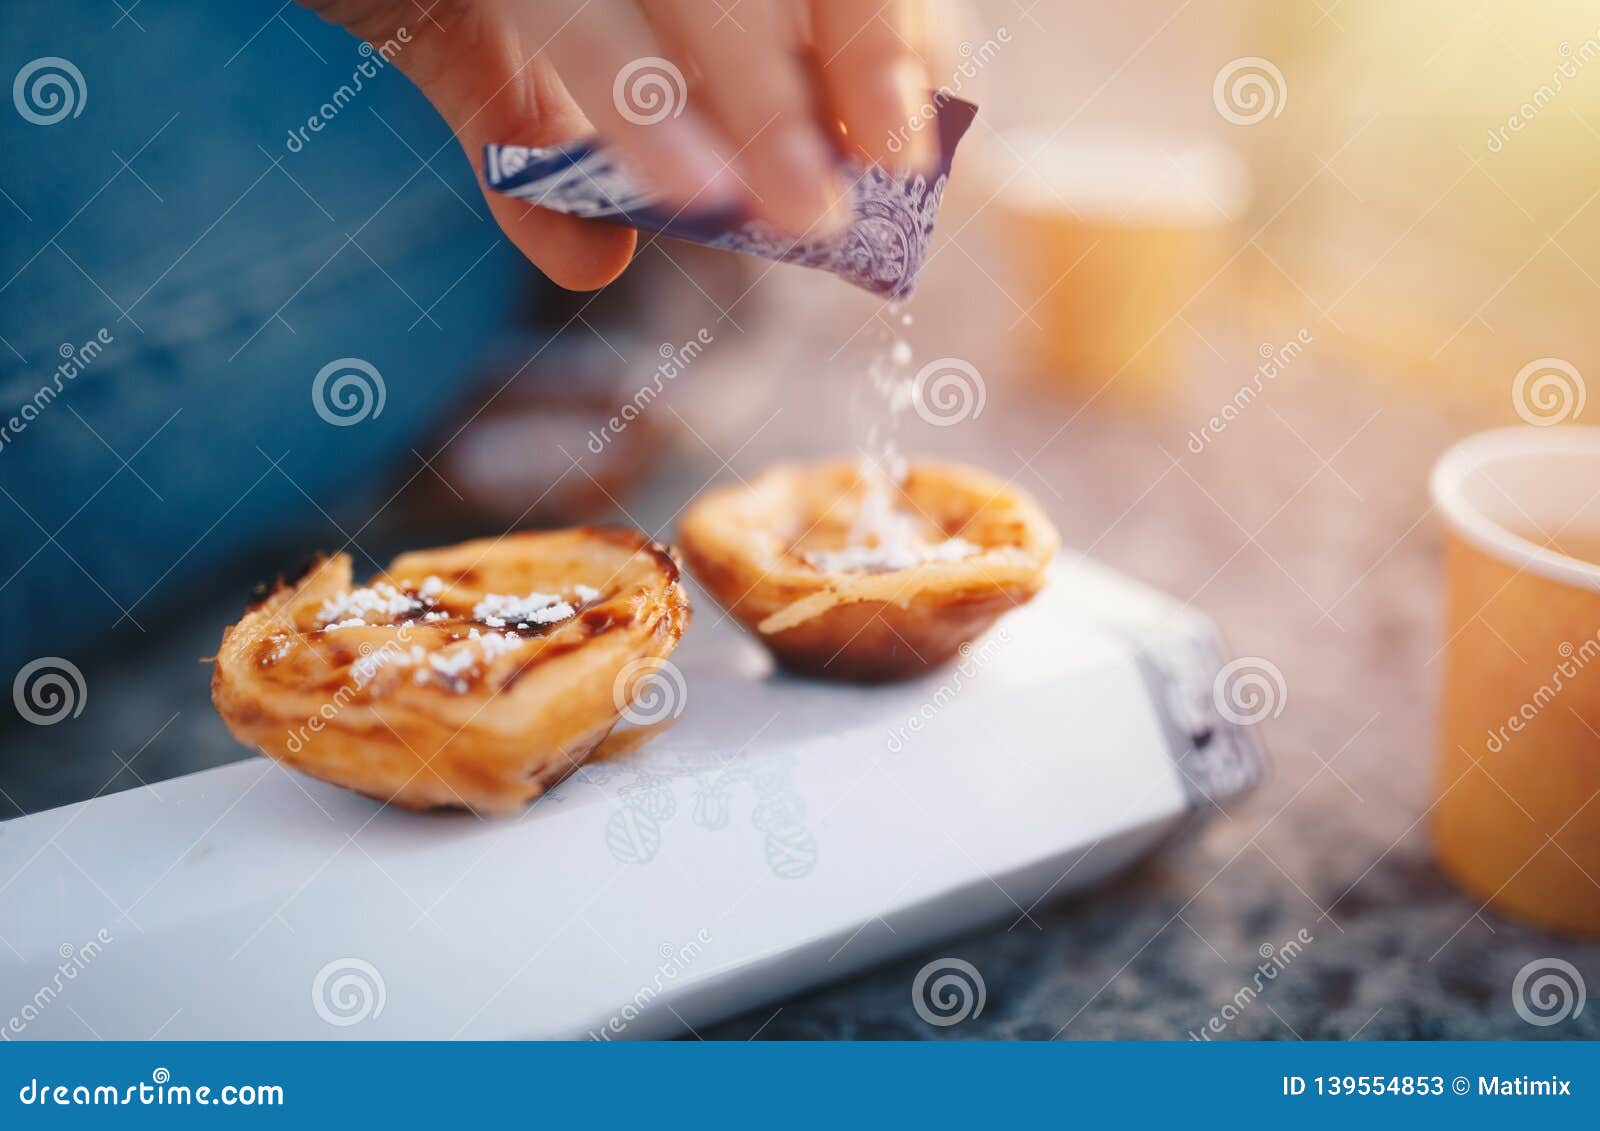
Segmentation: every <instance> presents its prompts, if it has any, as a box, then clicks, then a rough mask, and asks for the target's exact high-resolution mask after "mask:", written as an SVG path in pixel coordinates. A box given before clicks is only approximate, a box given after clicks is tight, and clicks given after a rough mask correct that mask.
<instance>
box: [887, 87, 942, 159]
mask: <svg viewBox="0 0 1600 1131" xmlns="http://www.w3.org/2000/svg"><path fill="white" fill-rule="evenodd" d="M893 82H894V84H895V88H896V89H897V90H898V92H899V95H900V101H901V105H902V106H903V107H904V111H905V122H906V125H907V131H906V139H905V144H904V145H903V146H901V147H900V151H899V152H898V153H896V154H894V162H895V166H896V167H897V168H899V169H901V170H905V171H914V172H918V173H926V172H929V171H931V170H932V169H933V166H934V164H935V161H936V154H937V153H938V136H939V121H938V115H937V113H936V111H937V109H938V102H937V99H935V98H934V96H933V94H932V92H930V91H929V90H928V76H927V72H926V71H925V70H924V69H923V66H922V64H921V63H920V62H919V61H918V60H916V59H906V60H903V61H902V62H900V63H899V64H897V65H896V66H895V68H894V78H893ZM928 111H935V112H934V113H928Z"/></svg>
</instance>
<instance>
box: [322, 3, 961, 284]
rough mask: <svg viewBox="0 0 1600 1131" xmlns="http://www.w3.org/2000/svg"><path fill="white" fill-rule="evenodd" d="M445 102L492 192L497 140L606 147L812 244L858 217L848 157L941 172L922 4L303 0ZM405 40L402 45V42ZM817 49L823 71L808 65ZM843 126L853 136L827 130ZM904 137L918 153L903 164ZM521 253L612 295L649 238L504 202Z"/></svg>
mask: <svg viewBox="0 0 1600 1131" xmlns="http://www.w3.org/2000/svg"><path fill="white" fill-rule="evenodd" d="M301 2H302V3H304V4H305V5H306V6H307V7H310V8H312V9H313V10H315V11H317V12H318V13H319V14H320V15H322V16H323V18H325V19H327V20H329V21H330V22H333V23H337V24H341V25H342V26H344V27H345V28H347V29H348V30H350V31H351V32H353V33H354V34H355V35H358V36H360V37H361V38H363V39H365V40H367V41H368V42H370V43H371V44H373V46H374V47H375V48H380V47H382V46H383V45H384V44H385V43H388V44H390V47H391V49H393V48H394V47H396V46H397V47H398V52H397V53H395V54H393V55H392V57H391V61H392V62H393V63H394V64H395V65H396V66H397V67H399V69H400V70H401V71H403V72H404V73H405V74H406V75H407V76H408V77H409V78H410V79H411V80H412V81H413V82H415V83H416V84H417V86H418V87H419V88H420V89H421V90H422V92H423V93H424V94H426V95H427V96H428V99H429V100H430V101H431V102H432V103H433V105H434V107H435V108H436V109H437V110H438V111H439V113H440V114H441V115H443V117H444V119H445V121H446V122H447V123H448V124H449V126H450V128H451V130H453V131H454V133H455V135H456V137H457V139H458V140H459V141H460V142H461V145H462V148H464V149H465V150H466V152H467V157H468V158H469V159H470V160H471V162H472V166H473V168H474V169H477V170H478V171H479V176H480V181H481V177H482V168H481V166H482V160H483V146H484V143H486V142H502V143H509V144H515V145H557V144H561V143H564V142H568V141H572V140H573V139H575V138H579V137H583V136H586V135H589V134H592V133H596V132H598V133H599V134H601V135H602V136H603V137H605V139H606V140H607V141H608V142H610V143H611V144H612V145H614V146H616V147H617V148H618V149H619V150H621V152H622V153H623V154H624V155H625V156H626V157H627V158H628V159H629V161H630V162H631V163H632V164H633V165H634V166H635V167H636V168H637V169H638V170H639V172H640V173H641V175H642V176H643V177H644V178H645V179H646V180H647V181H648V182H649V184H650V185H651V186H652V187H653V188H655V189H656V190H657V191H658V192H660V193H661V194H662V195H663V196H664V197H665V198H666V199H667V200H668V201H669V202H671V203H673V204H676V205H679V206H687V207H695V206H711V205H717V204H727V203H730V202H733V201H741V202H743V203H744V204H745V205H746V206H747V207H748V208H749V209H750V211H751V212H752V213H753V214H755V215H757V216H760V217H762V218H764V219H766V220H768V221H770V222H771V223H773V224H775V225H777V226H778V227H780V228H782V229H783V230H785V231H788V232H791V233H793V234H796V235H819V234H825V233H827V232H829V231H832V230H836V229H837V228H838V227H839V226H840V225H842V224H843V223H844V222H845V221H846V220H847V219H848V216H849V209H848V202H847V201H846V199H845V197H844V192H845V189H846V186H845V185H843V184H841V183H840V182H839V180H838V178H837V176H836V174H835V172H834V168H833V155H834V154H835V153H836V152H839V151H844V152H849V153H852V154H854V155H856V156H858V157H861V158H864V159H866V160H869V161H879V162H882V163H883V164H885V165H887V166H890V167H915V168H921V167H924V166H926V165H927V164H928V163H929V162H930V159H931V152H930V151H931V146H932V139H931V137H929V136H928V131H910V132H909V133H908V132H907V131H906V130H905V126H906V124H907V123H908V122H909V121H910V120H911V119H912V117H913V115H914V113H915V108H916V107H917V106H919V105H920V104H921V103H922V102H923V101H924V100H925V99H926V95H927V79H926V74H925V68H924V66H923V64H922V62H921V60H920V59H919V58H918V56H917V54H916V53H915V51H913V49H912V48H911V46H910V41H911V40H912V39H913V38H914V36H916V35H917V34H919V32H920V31H921V25H920V15H921V12H920V5H919V4H918V3H917V0H889V2H888V3H884V4H880V3H879V2H878V0H722V2H721V3H718V2H717V0H440V2H439V3H436V4H434V5H433V6H432V7H431V8H428V9H427V10H426V11H424V5H420V4H417V3H413V2H411V0H301ZM402 28H403V29H404V31H405V37H404V39H405V41H404V42H401V41H400V40H399V39H397V35H398V33H399V32H400V30H401V29H402ZM803 47H809V48H810V55H811V56H812V57H813V58H814V59H815V62H814V63H806V62H804V61H803V59H802V50H801V49H802V48H803ZM825 121H826V122H829V123H833V122H837V123H839V124H840V126H841V127H842V128H841V130H840V131H839V132H837V133H833V132H824V126H823V124H822V123H823V122H825ZM891 136H898V137H900V138H902V139H903V141H904V144H899V143H897V144H896V147H895V150H894V151H892V150H891V149H890V146H889V139H890V138H891ZM486 199H487V200H488V203H489V208H490V211H491V212H492V213H493V214H494V218H495V220H496V221H497V222H498V223H499V224H500V226H501V228H503V229H504V230H505V233H506V235H508V236H509V237H510V238H511V240H512V242H513V243H515V244H516V245H517V247H518V248H520V249H521V251H522V252H523V254H525V255H526V256H527V257H528V258H529V259H530V260H532V261H533V263H534V264H535V265H536V266H538V267H539V269H540V270H542V271H543V272H544V273H545V274H546V275H548V276H549V277H550V278H551V279H553V280H554V281H555V282H557V283H559V284H561V285H562V286H564V287H570V288H573V289H576V290H589V289H592V288H595V287H599V286H604V285H605V284H606V283H608V282H610V281H611V280H612V279H614V278H616V277H617V275H619V274H621V272H622V269H623V268H624V267H626V266H627V263H628V260H629V258H630V257H631V256H632V254H633V249H634V243H635V235H634V233H633V232H632V231H631V230H628V229H626V228H618V227H614V226H610V225H606V224H599V223H595V222H593V221H585V220H579V219H576V218H574V217H570V216H563V215H560V214H558V213H555V212H550V211H546V210H545V209H542V208H538V207H536V206H534V205H530V204H528V203H526V202H524V201H519V200H514V199H512V198H510V197H505V196H501V195H500V194H498V193H486Z"/></svg>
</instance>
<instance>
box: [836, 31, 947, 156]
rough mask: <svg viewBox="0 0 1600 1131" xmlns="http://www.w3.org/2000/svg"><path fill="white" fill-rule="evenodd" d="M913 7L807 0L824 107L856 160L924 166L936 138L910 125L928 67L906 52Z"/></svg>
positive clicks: (923, 90) (921, 96)
mask: <svg viewBox="0 0 1600 1131" xmlns="http://www.w3.org/2000/svg"><path fill="white" fill-rule="evenodd" d="M914 9H915V5H914V4H913V3H912V2H911V0H890V2H889V3H886V4H882V5H880V4H878V3H875V2H874V3H864V2H863V0H811V32H812V39H813V43H814V45H815V50H816V55H817V62H818V64H819V66H820V67H821V71H822V82H823V89H824V91H825V93H826V95H827V98H828V105H829V109H830V110H832V112H833V113H834V114H835V115H837V116H838V118H839V120H840V121H842V122H843V123H844V125H845V131H846V133H845V140H846V144H847V145H848V147H849V148H850V150H851V152H853V153H854V154H855V155H856V156H858V157H861V158H863V159H864V160H867V161H877V162H879V163H881V164H883V165H885V166H887V167H889V168H895V169H919V170H920V169H928V168H930V167H931V166H932V165H933V163H934V157H935V152H934V141H935V138H934V133H933V131H932V130H931V129H928V128H920V129H918V128H915V122H916V120H917V119H916V114H917V111H918V108H919V107H920V106H922V105H923V103H924V102H926V101H927V99H928V76H927V69H926V67H925V66H924V65H923V63H922V60H921V59H919V58H918V57H917V55H916V52H915V51H914V50H913V49H912V47H911V43H912V41H913V36H914V34H915V29H914V28H913V26H912V24H913V18H914V15H915V11H914Z"/></svg>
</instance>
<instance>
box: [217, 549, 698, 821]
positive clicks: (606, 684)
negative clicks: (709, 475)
mask: <svg viewBox="0 0 1600 1131" xmlns="http://www.w3.org/2000/svg"><path fill="white" fill-rule="evenodd" d="M688 622H689V599H688V595H687V594H686V593H685V591H684V587H683V584H682V582H681V581H680V579H679V571H678V566H677V563H676V561H675V560H674V559H673V557H672V555H671V553H670V552H669V551H668V550H667V549H666V548H665V547H663V546H661V545H658V544H657V543H654V542H652V541H650V540H649V539H648V538H646V537H645V536H644V535H643V534H640V533H638V532H636V531H631V530H620V529H610V528H586V527H579V528H574V529H570V530H556V531H549V532H543V533H520V534H511V535H508V536H506V537H504V538H498V539H485V540H482V541H475V542H465V543H462V544H461V545H457V546H448V547H443V548H440V549H434V550H420V551H417V552H414V553H408V554H402V555H401V556H400V557H398V558H396V559H395V560H394V563H393V564H392V565H390V567H389V568H388V570H386V571H384V573H382V574H381V575H380V576H378V577H376V578H374V579H373V580H372V581H370V582H368V583H367V584H366V585H361V586H356V585H353V584H352V580H351V564H350V558H349V556H348V555H346V554H338V555H335V556H334V557H331V558H327V559H324V560H322V561H320V562H318V563H317V564H316V565H314V566H313V567H312V568H311V570H310V571H309V572H308V573H307V574H306V575H305V576H304V577H302V578H300V580H299V581H297V582H295V583H294V584H292V585H286V584H283V583H280V584H279V586H278V588H277V590H276V591H275V592H273V593H272V594H271V595H269V596H268V597H267V598H266V599H265V600H263V601H261V602H260V603H259V604H257V605H256V606H254V607H253V608H251V609H249V610H247V611H246V613H245V615H244V616H243V618H242V619H241V620H240V621H239V623H238V624H235V625H233V626H232V627H230V628H229V629H228V630H227V631H226V632H225V633H224V634H223V637H222V646H221V648H220V649H219V651H218V654H217V657H216V667H215V670H214V672H213V675H212V681H211V699H212V702H213V703H214V704H216V708H217V711H218V713H220V714H221V715H222V718H223V720H224V721H225V722H226V723H227V724H228V729H229V730H231V731H232V732H233V734H234V737H236V738H237V739H238V740H239V741H240V742H243V743H245V744H247V745H249V746H253V747H255V748H257V749H259V750H260V751H262V752H263V753H265V754H267V755H269V756H270V757H273V758H276V759H278V760H279V761H281V762H283V763H285V764H287V765H289V766H293V767H294V768H295V769H298V770H302V771H304V772H305V773H308V774H311V775H312V776H314V777H318V778H322V779H323V780H325V781H330V782H334V783H335V784H338V785H342V786H346V787H348V788H350V789H353V790H357V791H359V792H361V793H364V794H367V795H369V796H372V797H375V798H377V799H379V800H381V801H384V802H386V803H389V804H393V805H399V806H402V807H405V808H410V809H429V808H436V807H460V808H468V809H472V810H475V811H478V812H483V813H511V812H515V811H517V810H518V809H520V808H522V807H523V806H524V805H526V804H527V803H528V802H529V801H531V800H532V799H533V798H535V797H538V796H539V795H540V794H541V793H543V792H544V791H545V790H547V789H549V788H550V787H551V786H552V785H554V784H555V783H556V782H558V781H560V780H561V779H562V778H563V777H565V776H566V775H567V774H569V773H571V772H572V771H573V770H574V769H576V768H577V767H578V765H580V764H581V763H582V762H583V760H584V758H585V757H587V756H588V754H589V753H590V751H592V750H593V749H594V748H595V746H596V745H598V744H599V743H600V742H601V740H602V739H604V738H605V737H606V735H607V734H608V733H609V732H610V731H611V729H612V727H614V726H615V725H616V723H617V721H618V719H619V718H620V717H621V716H622V715H623V713H624V712H625V711H627V710H628V709H629V708H630V706H631V705H632V701H633V699H634V698H636V697H637V696H638V695H639V694H641V692H645V693H648V687H647V684H648V683H649V677H650V675H651V674H653V673H654V672H655V671H656V669H657V668H659V667H660V665H661V664H662V663H663V662H664V661H665V657H666V656H667V655H668V654H669V653H670V652H671V651H672V650H673V648H674V647H676V646H677V643H678V640H679V639H680V638H681V637H682V636H683V631H684V628H685V627H686V626H687V625H688Z"/></svg>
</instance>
